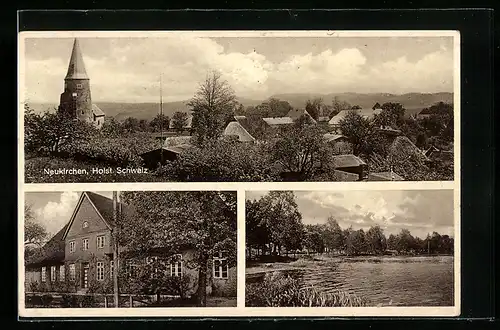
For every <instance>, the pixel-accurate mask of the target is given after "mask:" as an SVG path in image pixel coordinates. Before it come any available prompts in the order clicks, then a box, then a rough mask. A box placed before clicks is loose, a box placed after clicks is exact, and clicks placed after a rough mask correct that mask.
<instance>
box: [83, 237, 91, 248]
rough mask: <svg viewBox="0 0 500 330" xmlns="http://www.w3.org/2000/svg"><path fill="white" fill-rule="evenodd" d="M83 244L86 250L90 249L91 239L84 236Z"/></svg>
mask: <svg viewBox="0 0 500 330" xmlns="http://www.w3.org/2000/svg"><path fill="white" fill-rule="evenodd" d="M82 245H83V247H82V248H83V249H84V250H88V249H89V239H88V238H84V239H82Z"/></svg>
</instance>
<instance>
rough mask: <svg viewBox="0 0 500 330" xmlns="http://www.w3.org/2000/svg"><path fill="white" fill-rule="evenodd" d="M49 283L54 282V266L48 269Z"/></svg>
mask: <svg viewBox="0 0 500 330" xmlns="http://www.w3.org/2000/svg"><path fill="white" fill-rule="evenodd" d="M50 281H51V282H55V281H56V266H51V267H50Z"/></svg>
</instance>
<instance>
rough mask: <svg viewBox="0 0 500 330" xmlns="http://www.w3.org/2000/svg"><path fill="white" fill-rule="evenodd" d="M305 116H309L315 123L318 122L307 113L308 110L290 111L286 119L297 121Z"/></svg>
mask: <svg viewBox="0 0 500 330" xmlns="http://www.w3.org/2000/svg"><path fill="white" fill-rule="evenodd" d="M304 115H305V116H307V117H308V118H309V119H311V120H312V121H313V122H316V120H314V118H313V117H312V116H311V114H310V113H309V112H307V110H306V109H291V110H290V111H288V114H287V115H286V117H290V118H292V119H293V120H295V119H298V118H300V117H302V116H304Z"/></svg>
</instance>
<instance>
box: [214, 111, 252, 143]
mask: <svg viewBox="0 0 500 330" xmlns="http://www.w3.org/2000/svg"><path fill="white" fill-rule="evenodd" d="M244 120H246V117H245V116H235V120H234V121H231V122H229V123H228V124H227V126H226V128H225V129H224V132H223V133H222V135H224V136H235V137H236V138H237V139H238V141H240V142H255V138H254V137H253V136H252V135H251V134H250V133H249V132H248V131H247V130H246V128H245V127H243V125H242V124H241V122H243V121H244Z"/></svg>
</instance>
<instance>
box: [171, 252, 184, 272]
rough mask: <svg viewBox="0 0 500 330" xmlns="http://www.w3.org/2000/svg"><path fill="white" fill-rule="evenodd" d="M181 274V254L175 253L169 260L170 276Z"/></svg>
mask: <svg viewBox="0 0 500 330" xmlns="http://www.w3.org/2000/svg"><path fill="white" fill-rule="evenodd" d="M181 275H182V255H181V254H176V255H174V256H172V261H171V262H170V276H181Z"/></svg>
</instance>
